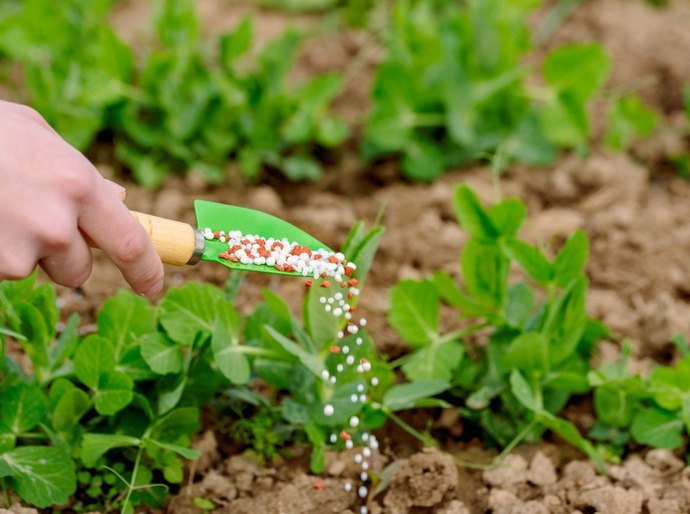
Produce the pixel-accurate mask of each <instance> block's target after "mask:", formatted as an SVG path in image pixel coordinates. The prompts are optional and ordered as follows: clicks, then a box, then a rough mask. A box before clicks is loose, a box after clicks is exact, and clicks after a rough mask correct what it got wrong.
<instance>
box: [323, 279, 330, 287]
mask: <svg viewBox="0 0 690 514" xmlns="http://www.w3.org/2000/svg"><path fill="white" fill-rule="evenodd" d="M321 287H323V288H326V287H331V283H330V282H329V281H328V280H324V281H323V282H321Z"/></svg>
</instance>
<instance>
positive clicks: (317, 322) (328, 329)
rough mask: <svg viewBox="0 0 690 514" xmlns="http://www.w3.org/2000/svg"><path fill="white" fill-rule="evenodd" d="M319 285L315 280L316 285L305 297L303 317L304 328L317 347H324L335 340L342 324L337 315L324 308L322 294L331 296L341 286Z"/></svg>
mask: <svg viewBox="0 0 690 514" xmlns="http://www.w3.org/2000/svg"><path fill="white" fill-rule="evenodd" d="M318 285H319V283H318V282H315V285H314V286H313V287H312V288H311V289H310V290H309V292H308V293H307V294H306V296H305V298H304V303H303V305H302V318H303V319H304V328H305V329H306V330H307V333H308V334H309V336H310V337H311V340H312V341H313V344H314V345H315V346H316V348H323V347H324V346H326V345H327V344H330V343H331V342H333V341H334V340H335V338H336V336H337V334H338V330H340V326H341V324H340V320H339V319H338V318H337V317H335V316H334V315H333V314H332V313H330V312H326V311H325V310H324V308H323V305H322V304H321V302H320V298H321V297H322V296H324V297H327V298H328V297H331V296H333V295H334V294H335V291H336V290H339V289H340V288H339V287H338V286H337V285H336V284H331V286H330V287H328V288H321V287H318ZM291 317H292V316H291Z"/></svg>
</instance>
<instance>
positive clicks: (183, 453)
mask: <svg viewBox="0 0 690 514" xmlns="http://www.w3.org/2000/svg"><path fill="white" fill-rule="evenodd" d="M144 442H145V443H148V444H152V445H154V446H158V447H159V448H162V449H164V450H168V451H171V452H174V453H176V454H178V455H179V456H180V457H183V458H185V459H187V460H195V459H198V458H199V455H200V454H199V452H198V451H197V450H193V449H192V448H186V447H184V446H180V445H179V444H172V443H164V442H163V441H157V440H156V439H151V438H150V437H146V438H144Z"/></svg>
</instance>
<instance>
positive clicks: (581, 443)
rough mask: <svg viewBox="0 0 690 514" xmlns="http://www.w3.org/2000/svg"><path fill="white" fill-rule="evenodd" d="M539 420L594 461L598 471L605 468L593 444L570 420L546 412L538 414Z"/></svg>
mask: <svg viewBox="0 0 690 514" xmlns="http://www.w3.org/2000/svg"><path fill="white" fill-rule="evenodd" d="M539 422H540V423H541V424H542V425H544V426H545V427H546V428H548V429H549V430H551V431H552V432H555V433H556V434H558V435H559V436H561V437H562V438H563V439H564V440H565V441H567V442H568V443H570V444H572V445H573V446H574V447H575V448H577V449H578V450H580V451H581V452H582V453H584V454H585V455H587V456H588V457H589V458H590V459H591V460H592V461H594V463H595V464H596V465H597V468H598V469H599V470H600V471H603V470H605V469H606V466H605V465H604V461H603V459H602V458H601V455H600V454H599V452H598V451H597V450H596V449H595V448H594V446H592V443H590V442H589V441H587V440H586V439H585V438H584V437H582V435H581V434H580V431H579V430H578V429H577V427H576V426H575V425H573V424H572V423H571V422H570V421H567V420H565V419H561V418H557V417H556V416H554V415H553V414H549V413H548V412H541V413H540V414H539Z"/></svg>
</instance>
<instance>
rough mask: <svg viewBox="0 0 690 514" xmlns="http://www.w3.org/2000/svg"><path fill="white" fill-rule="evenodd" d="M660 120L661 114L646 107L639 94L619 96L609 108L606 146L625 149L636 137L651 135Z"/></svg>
mask: <svg viewBox="0 0 690 514" xmlns="http://www.w3.org/2000/svg"><path fill="white" fill-rule="evenodd" d="M658 121H659V114H658V113H657V112H656V111H655V110H654V109H651V108H649V107H646V106H645V105H644V104H643V103H642V100H641V99H640V97H639V96H637V95H635V94H630V95H626V96H622V97H620V98H617V99H616V101H615V102H614V103H613V105H612V107H611V109H610V110H609V116H608V127H607V130H606V136H605V141H606V146H608V147H609V148H611V149H613V150H622V151H625V150H627V149H628V148H629V147H630V145H631V144H632V143H633V142H634V141H635V140H636V139H638V138H641V137H644V136H648V135H650V134H651V133H652V132H653V131H654V129H655V128H656V125H657V123H658Z"/></svg>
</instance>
